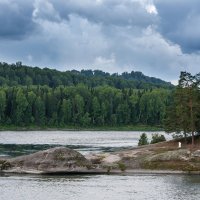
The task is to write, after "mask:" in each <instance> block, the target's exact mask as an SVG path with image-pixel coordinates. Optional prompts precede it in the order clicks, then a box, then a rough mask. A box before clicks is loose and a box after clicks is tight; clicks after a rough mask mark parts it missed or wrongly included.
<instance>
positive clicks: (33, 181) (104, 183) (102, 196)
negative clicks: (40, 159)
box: [0, 175, 200, 200]
mask: <svg viewBox="0 0 200 200" xmlns="http://www.w3.org/2000/svg"><path fill="white" fill-rule="evenodd" d="M199 187H200V177H199V176H180V175H173V176H172V175H162V176H160V175H133V176H118V175H117V176H114V175H96V176H86V175H85V176H60V177H58V176H57V177H52V176H50V177H48V176H47V177H44V176H7V177H0V199H1V200H44V199H47V200H66V199H69V200H93V199H94V200H184V199H185V200H198V199H200V191H199Z"/></svg>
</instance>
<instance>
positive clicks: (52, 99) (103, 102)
mask: <svg viewBox="0 0 200 200" xmlns="http://www.w3.org/2000/svg"><path fill="white" fill-rule="evenodd" d="M162 87H163V88H162ZM164 88H165V89H164ZM166 88H171V85H170V84H169V83H166V82H164V81H161V80H159V79H155V78H149V77H146V76H144V75H143V74H142V73H139V72H131V73H130V74H129V73H123V74H122V75H117V74H113V75H110V74H109V73H105V72H102V71H99V70H95V71H92V70H82V71H81V72H78V71H75V70H73V71H67V72H59V71H56V70H50V69H47V68H44V69H39V68H37V67H36V68H31V67H27V66H23V65H22V63H21V62H18V63H17V64H16V65H8V64H6V63H0V125H1V126H19V127H27V126H29V127H34V126H40V127H76V126H77V127H111V126H112V127H116V126H124V127H127V126H133V125H134V126H136V125H145V126H159V125H162V122H163V119H164V118H165V115H166V112H165V110H166V105H167V104H168V101H169V99H170V95H171V92H170V90H168V89H166Z"/></svg>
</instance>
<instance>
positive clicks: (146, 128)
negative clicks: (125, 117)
mask: <svg viewBox="0 0 200 200" xmlns="http://www.w3.org/2000/svg"><path fill="white" fill-rule="evenodd" d="M0 131H146V132H148V131H163V128H162V127H161V126H146V125H135V126H133V125H127V126H103V127H77V126H65V127H59V126H57V127H54V126H53V127H52V126H48V127H47V126H24V127H23V126H22V127H19V126H13V125H10V126H0Z"/></svg>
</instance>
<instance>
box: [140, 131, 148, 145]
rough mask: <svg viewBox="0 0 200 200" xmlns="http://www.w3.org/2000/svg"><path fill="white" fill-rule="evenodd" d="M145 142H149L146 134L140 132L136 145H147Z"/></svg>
mask: <svg viewBox="0 0 200 200" xmlns="http://www.w3.org/2000/svg"><path fill="white" fill-rule="evenodd" d="M147 144H149V142H148V138H147V134H146V133H142V135H141V136H140V139H139V142H138V146H142V145H147Z"/></svg>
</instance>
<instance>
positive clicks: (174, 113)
mask: <svg viewBox="0 0 200 200" xmlns="http://www.w3.org/2000/svg"><path fill="white" fill-rule="evenodd" d="M199 85H200V76H199V74H197V75H195V76H192V75H191V74H190V73H188V72H181V74H180V79H179V84H178V87H177V88H176V90H175V92H174V96H173V105H171V106H170V107H169V108H168V112H167V113H168V115H167V118H166V120H165V130H166V131H167V132H174V131H175V132H177V133H180V132H183V134H184V135H185V137H186V134H187V133H191V135H192V145H194V135H195V133H196V132H198V128H197V124H198V123H199V120H200V119H199V110H200V102H199Z"/></svg>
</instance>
